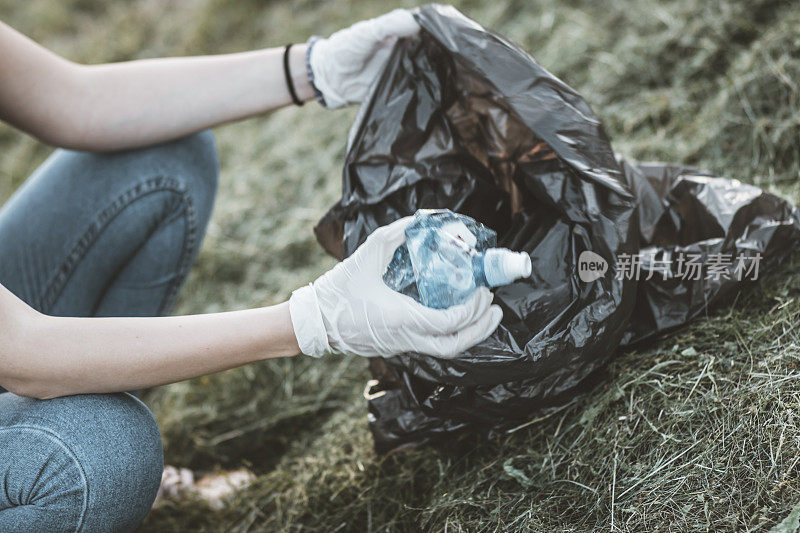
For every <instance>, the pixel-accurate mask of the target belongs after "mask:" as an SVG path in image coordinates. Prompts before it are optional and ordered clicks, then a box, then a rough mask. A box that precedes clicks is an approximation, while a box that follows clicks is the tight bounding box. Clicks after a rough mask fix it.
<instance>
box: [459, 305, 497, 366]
mask: <svg viewBox="0 0 800 533" xmlns="http://www.w3.org/2000/svg"><path fill="white" fill-rule="evenodd" d="M501 320H503V310H502V309H500V306H499V305H493V306H491V307H490V308H489V312H488V313H485V314H484V315H483V316H482V317H480V318H479V319H478V320H476V321H475V322H473V323H472V324H470V325H469V326H467V327H466V328H464V329H462V330H461V331H459V332H457V333H456V334H455V340H454V341H455V342H454V344H455V353H454V355H453V357H455V356H456V355H458V354H460V353H461V352H464V351H466V350H468V349H470V348H472V347H473V346H475V345H476V344H478V343H479V342H482V341H484V340H486V339H487V338H488V337H489V335H491V334H492V333H494V332H495V330H496V329H497V326H499V325H500V321H501Z"/></svg>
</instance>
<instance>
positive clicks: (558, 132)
mask: <svg viewBox="0 0 800 533" xmlns="http://www.w3.org/2000/svg"><path fill="white" fill-rule="evenodd" d="M415 17H416V19H417V21H418V22H419V23H420V26H421V27H422V32H421V33H420V35H419V37H416V38H412V39H405V40H402V41H399V42H398V43H397V45H396V46H395V49H394V51H393V53H392V56H391V57H390V59H389V62H388V65H387V67H386V69H385V71H384V72H383V73H382V75H381V77H380V78H379V80H378V81H377V82H376V83H375V85H374V86H373V87H372V89H371V92H370V95H369V96H368V99H367V101H366V102H365V104H364V105H362V107H361V109H360V111H359V114H358V116H357V118H356V121H355V124H354V125H353V128H352V130H351V132H350V136H349V139H348V148H347V157H346V162H345V167H344V184H343V189H344V190H343V196H342V199H341V201H339V202H338V203H337V204H336V205H335V206H334V207H333V208H332V209H331V210H330V211H329V212H328V213H327V214H326V215H325V216H324V217H323V219H322V220H321V221H320V222H319V224H318V225H317V227H316V228H315V232H316V234H317V238H318V240H319V242H320V243H321V244H322V245H323V246H324V247H325V248H326V250H328V251H329V252H330V253H332V254H333V255H335V256H337V257H340V258H341V257H346V256H348V255H350V254H351V253H353V251H354V250H355V249H356V248H357V247H358V246H359V245H360V244H361V243H362V242H364V240H365V239H366V238H367V236H368V235H369V234H370V233H371V232H372V231H374V230H375V229H376V228H377V227H379V226H382V225H384V224H388V223H390V222H392V221H394V220H396V219H398V218H400V217H403V216H406V215H410V214H413V213H414V212H415V211H416V210H417V209H419V208H448V209H451V210H453V211H456V212H460V213H464V214H466V215H468V216H470V217H473V218H474V219H476V220H478V221H480V222H481V223H483V224H485V225H486V226H488V227H489V228H491V229H493V230H494V231H496V232H497V234H498V245H499V246H503V247H507V248H511V249H514V250H524V251H527V252H529V253H530V254H531V259H532V263H533V274H532V276H531V278H530V279H527V280H520V281H517V282H515V283H513V284H511V285H508V286H506V287H502V288H499V289H497V290H496V291H495V303H497V304H498V305H500V306H501V307H502V308H503V312H504V318H503V321H502V323H501V325H500V327H499V328H498V329H497V331H496V332H495V333H494V334H493V335H492V336H491V337H489V338H488V339H487V340H486V341H484V342H482V343H480V344H478V345H476V346H475V347H473V348H471V349H470V350H468V351H466V352H464V353H463V354H462V355H461V356H460V357H459V358H457V359H454V360H443V359H436V358H432V357H428V356H424V355H421V354H415V353H409V354H404V355H401V356H398V357H394V358H391V359H378V360H373V361H371V362H370V368H371V371H372V373H373V376H374V377H375V380H374V381H372V382H370V384H369V385H368V389H367V391H365V396H366V397H367V398H368V400H369V420H370V428H371V430H372V433H373V436H374V438H375V444H376V449H377V450H378V451H388V450H391V449H393V448H396V447H398V446H403V445H410V444H422V443H427V442H430V441H432V440H434V439H436V438H439V437H442V436H445V435H449V434H452V433H455V432H458V431H463V430H465V429H470V430H472V431H481V432H489V433H491V432H493V431H498V430H501V429H503V428H508V427H511V426H514V425H518V424H521V423H524V422H525V421H528V420H530V419H532V418H535V417H538V416H542V415H544V414H547V413H548V412H551V411H553V410H555V409H558V408H559V407H561V406H563V405H564V404H566V403H567V402H569V401H571V400H572V399H573V398H574V397H575V396H576V395H577V394H579V393H580V391H581V390H582V388H583V387H584V386H585V384H586V383H587V381H590V380H591V378H592V376H593V375H596V374H595V371H596V370H598V369H600V368H601V367H602V366H603V365H604V364H605V363H606V362H607V361H608V360H609V358H610V357H611V356H612V355H613V354H614V352H615V351H616V349H617V348H618V347H619V346H620V345H627V344H631V343H634V342H638V341H641V340H644V339H647V338H651V337H653V336H654V335H656V334H658V333H660V332H662V331H665V330H668V329H671V328H675V327H677V326H680V325H682V324H685V323H686V322H687V321H688V320H690V319H691V318H692V317H694V316H696V315H697V314H698V313H700V312H702V311H704V310H705V309H706V308H707V307H708V306H709V305H711V304H713V303H715V302H717V301H720V300H721V299H722V298H724V297H725V296H727V295H730V294H732V293H733V292H735V291H738V290H740V288H741V287H742V286H743V285H744V284H745V283H747V282H748V279H747V278H742V279H738V278H737V275H738V274H740V273H742V272H743V271H744V269H743V268H742V269H738V266H737V265H735V264H731V265H728V266H727V269H726V265H724V264H722V265H720V266H718V267H717V270H719V279H713V278H709V279H706V276H705V274H706V272H703V274H704V275H703V276H702V277H701V279H697V280H694V279H685V273H681V272H680V267H681V266H682V265H683V263H687V262H689V261H688V260H689V259H690V260H692V261H694V262H695V263H696V262H700V263H703V264H706V263H708V262H709V261H711V260H712V259H715V258H716V255H715V254H718V255H721V256H725V255H726V254H730V255H731V256H733V255H734V254H736V255H737V256H738V255H741V256H742V257H744V258H745V259H747V260H748V265H747V267H748V270H747V271H746V272H745V273H746V274H749V275H751V276H752V263H758V262H757V261H755V259H756V258H758V259H759V260H760V263H759V264H758V268H759V272H758V275H763V274H764V273H765V272H767V271H769V270H770V269H772V268H774V266H775V265H776V264H777V263H778V262H779V261H780V260H782V259H783V258H785V257H786V256H787V255H788V253H789V252H790V251H791V250H792V249H794V248H795V247H796V246H797V244H798V242H800V213H798V211H797V210H796V209H795V208H794V207H792V206H791V205H789V204H788V203H786V202H785V201H783V200H781V199H780V198H778V197H776V196H774V195H772V194H769V193H767V192H765V191H762V190H760V189H758V188H756V187H752V186H750V185H746V184H743V183H740V182H738V181H735V180H729V179H723V178H718V177H714V176H711V175H709V174H707V173H703V172H700V171H698V170H694V169H690V168H684V167H681V166H677V165H661V164H633V163H628V162H625V161H624V160H622V159H621V158H618V157H617V156H616V155H615V153H614V151H613V150H612V148H611V145H610V142H609V139H608V138H607V136H606V134H605V132H604V130H603V127H602V124H601V123H600V121H599V120H598V118H597V117H596V116H595V115H594V113H593V112H592V110H591V109H590V108H589V106H588V104H587V103H586V102H585V101H584V100H583V98H581V96H580V95H579V94H577V93H576V92H575V91H574V90H573V89H572V88H570V87H569V86H567V85H566V84H565V83H563V82H562V81H560V80H559V79H557V78H556V77H554V76H553V75H552V74H550V73H549V72H547V71H546V70H545V69H544V68H542V67H541V66H540V65H538V64H537V63H536V62H535V61H534V60H533V58H531V57H530V56H529V55H528V54H527V53H526V52H524V51H523V50H522V49H520V48H519V47H518V46H516V45H515V44H513V43H511V42H510V41H508V40H506V39H505V38H503V37H502V36H500V35H497V34H495V33H492V32H490V31H487V30H486V29H484V28H482V27H481V26H480V25H478V24H476V23H475V22H473V21H471V20H469V19H468V18H466V17H465V16H463V15H462V14H461V13H459V12H458V11H457V10H455V9H454V8H452V7H444V6H438V5H428V6H424V7H422V8H419V9H418V10H417V11H416V12H415ZM698 256H699V259H698ZM633 257H636V258H637V261H633V260H632V258H633ZM584 258H586V259H587V262H586V263H585V264H586V265H589V262H591V263H593V264H594V266H595V267H597V268H600V267H602V264H605V271H603V272H600V271H599V270H595V271H593V272H592V271H589V270H587V271H585V272H584V273H583V274H584V275H585V276H584V277H586V276H589V277H586V279H590V278H591V279H590V280H589V281H584V278H582V274H581V272H580V270H581V268H582V267H580V265H579V263H580V261H582V260H583V259H584ZM667 259H670V260H671V266H670V267H669V268H666V267H665V266H664V265H665V264H667V263H669V262H668V261H666V260H667ZM684 260H686V261H684ZM634 263H636V264H635V265H634ZM717 263H719V261H717ZM723 263H724V262H723ZM579 267H580V268H579ZM634 267H635V269H636V270H635V272H634ZM587 268H589V267H588V266H587ZM629 271H630V272H629ZM628 273H630V274H631V275H630V276H627V275H626V274H628ZM634 273H637V274H638V276H634V275H633V274H634ZM591 274H595V277H591ZM722 274H725V275H726V276H727V277H723V275H722ZM637 277H638V279H637ZM739 277H741V276H739ZM728 278H731V279H728Z"/></svg>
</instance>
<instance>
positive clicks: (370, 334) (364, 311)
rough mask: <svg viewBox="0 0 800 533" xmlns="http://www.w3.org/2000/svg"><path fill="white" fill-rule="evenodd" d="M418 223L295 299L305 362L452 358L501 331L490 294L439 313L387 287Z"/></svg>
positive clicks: (368, 246)
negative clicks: (345, 357)
mask: <svg viewBox="0 0 800 533" xmlns="http://www.w3.org/2000/svg"><path fill="white" fill-rule="evenodd" d="M413 218H414V217H406V218H402V219H400V220H398V221H396V222H394V223H392V224H389V225H388V226H383V227H382V228H378V229H377V230H375V231H374V232H373V233H372V235H370V236H369V237H368V238H367V240H366V242H365V243H364V244H362V245H361V246H360V247H359V248H358V250H356V251H355V253H354V254H353V255H351V256H350V257H348V258H347V259H345V260H344V261H342V262H341V263H339V264H338V265H336V266H335V267H334V268H333V269H332V270H330V271H329V272H327V273H325V274H323V275H322V276H321V277H320V278H319V279H318V280H317V281H315V282H314V283H312V284H310V285H307V286H305V287H303V288H300V289H298V290H296V291H294V293H292V297H291V299H290V300H289V313H290V315H291V317H292V324H293V326H294V331H295V335H296V336H297V343H298V345H299V346H300V350H301V351H302V352H303V353H304V354H306V355H310V356H313V357H320V356H322V355H324V354H326V353H355V354H358V355H362V356H364V357H375V356H381V357H390V356H393V355H398V354H401V353H404V352H419V353H424V354H427V355H432V356H436V357H443V358H452V357H455V356H457V355H458V354H459V353H461V352H463V351H464V350H466V349H467V348H470V347H472V346H474V345H475V344H477V343H478V342H480V341H482V340H484V339H485V338H486V337H488V336H489V335H490V334H491V333H492V332H493V331H494V330H495V329H497V326H498V324H499V323H500V319H501V318H503V312H502V310H501V309H500V307H498V306H496V305H491V303H492V294H491V292H489V290H488V289H486V288H485V287H482V288H481V289H479V290H478V291H476V293H475V294H474V295H473V296H472V298H470V299H469V300H468V301H467V302H465V303H463V304H461V305H457V306H453V307H450V308H448V309H432V308H430V307H426V306H424V305H422V304H420V303H418V302H416V301H414V300H413V299H412V298H409V297H408V296H406V295H404V294H400V293H399V292H395V291H393V290H392V289H390V288H389V287H387V286H386V284H385V283H384V282H383V273H384V272H385V271H386V267H387V266H388V265H389V261H391V259H392V256H393V255H394V252H395V250H396V249H397V247H398V246H400V245H401V244H402V243H403V242H404V241H405V229H406V227H407V226H408V225H409V224H410V223H411V222H412V220H413Z"/></svg>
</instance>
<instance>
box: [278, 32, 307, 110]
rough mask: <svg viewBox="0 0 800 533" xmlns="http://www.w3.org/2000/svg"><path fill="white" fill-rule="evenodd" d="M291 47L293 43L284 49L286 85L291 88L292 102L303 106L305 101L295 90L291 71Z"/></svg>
mask: <svg viewBox="0 0 800 533" xmlns="http://www.w3.org/2000/svg"><path fill="white" fill-rule="evenodd" d="M291 47H292V43H289V44H287V45H286V47H285V48H284V49H283V75H284V77H286V86H287V87H288V88H289V95H290V96H291V97H292V102H294V105H296V106H302V105H303V104H304V103H305V102H303V101H301V100H300V99H299V98H298V97H297V93H296V92H295V90H294V83H293V82H292V75H291V73H290V72H289V49H290V48H291Z"/></svg>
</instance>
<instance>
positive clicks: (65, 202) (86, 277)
mask: <svg viewBox="0 0 800 533" xmlns="http://www.w3.org/2000/svg"><path fill="white" fill-rule="evenodd" d="M216 180H217V158H216V151H215V146H214V141H213V137H212V136H211V133H209V132H205V133H202V134H197V135H193V136H190V137H187V138H185V139H181V140H178V141H174V142H171V143H165V144H161V145H158V146H154V147H149V148H145V149H141V150H132V151H126V152H117V153H106V154H95V153H86V152H74V151H69V150H57V151H56V152H54V154H53V155H52V156H51V157H50V158H49V159H48V160H47V161H46V162H45V163H44V164H43V165H42V166H41V167H40V168H39V169H37V170H36V172H34V174H33V175H32V176H31V177H30V178H29V179H28V180H27V181H26V182H25V183H24V184H23V185H22V187H20V189H19V190H18V191H16V193H15V194H14V195H13V196H12V197H11V198H10V199H9V201H8V202H6V204H5V205H4V206H2V208H0V258H2V260H1V261H0V283H2V284H3V285H4V286H6V287H7V288H8V289H9V290H11V291H12V292H14V293H15V294H16V295H17V296H19V297H20V298H22V299H23V300H25V301H26V302H27V303H28V304H29V305H31V306H33V307H34V308H36V309H38V310H40V311H42V312H44V313H48V314H59V315H70V316H93V315H95V314H97V312H98V310H100V309H102V312H103V313H104V314H106V315H110V314H118V315H132V314H157V311H159V310H163V308H164V307H166V304H165V301H166V300H168V299H169V295H168V294H167V293H170V292H171V293H174V292H175V287H176V286H177V285H179V284H180V282H181V281H182V279H183V277H184V276H185V274H186V270H188V267H189V265H191V262H192V261H193V259H194V256H195V255H196V252H197V248H198V247H199V243H200V241H201V240H202V236H203V233H204V231H205V227H206V224H207V222H208V218H209V216H210V213H211V206H212V205H213V201H214V194H215V192H216ZM153 239H155V240H156V243H157V244H156V245H150V246H148V243H149V242H150V241H151V240H153ZM140 252H141V253H140ZM143 255H144V256H145V257H142V256H143ZM130 263H134V264H133V265H132V266H130V267H129V264H130ZM120 276H121V277H122V278H123V279H122V282H121V284H118V285H125V286H126V287H127V288H128V289H132V290H130V291H128V292H125V291H124V290H123V291H122V292H120V293H119V294H118V295H117V297H116V298H113V299H112V300H113V302H112V303H111V304H110V303H108V302H107V303H106V305H103V300H104V298H105V297H106V295H107V293H108V291H109V289H110V288H111V287H112V286H114V283H115V281H117V279H118V278H119V277H120ZM165 279H166V280H167V282H165V281H164V280H165ZM154 287H155V289H154V290H148V289H153V288H154ZM173 296H174V295H173ZM126 304H130V307H131V310H130V311H135V312H129V309H127V308H126Z"/></svg>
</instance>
